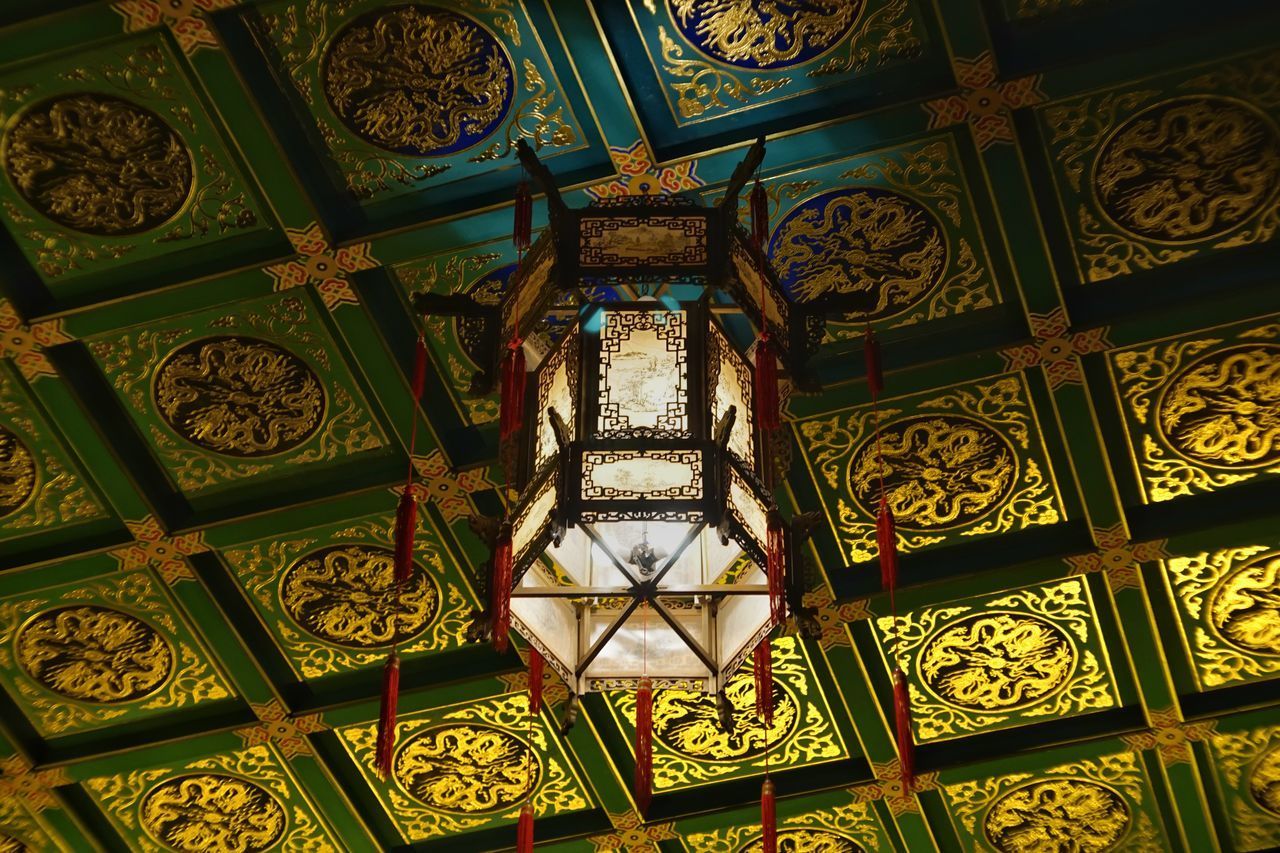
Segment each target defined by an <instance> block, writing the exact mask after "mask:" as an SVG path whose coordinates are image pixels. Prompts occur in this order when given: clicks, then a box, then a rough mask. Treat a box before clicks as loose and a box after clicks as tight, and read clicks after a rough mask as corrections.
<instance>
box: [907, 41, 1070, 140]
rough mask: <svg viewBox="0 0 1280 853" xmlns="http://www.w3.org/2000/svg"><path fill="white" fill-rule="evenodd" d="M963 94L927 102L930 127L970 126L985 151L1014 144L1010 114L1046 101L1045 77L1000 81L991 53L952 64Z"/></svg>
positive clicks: (1035, 75)
mask: <svg viewBox="0 0 1280 853" xmlns="http://www.w3.org/2000/svg"><path fill="white" fill-rule="evenodd" d="M951 67H952V69H953V70H954V71H955V75H956V82H957V83H959V84H960V92H959V93H958V94H955V95H948V96H947V97H945V98H937V99H935V100H932V101H926V102H925V104H924V108H925V111H926V112H927V113H929V127H930V128H940V127H948V126H950V125H953V124H959V123H960V122H968V123H969V126H970V127H972V128H973V138H974V140H975V141H976V142H977V144H978V149H979V150H983V151H985V150H986V149H987V148H989V147H990V146H992V145H995V144H996V143H998V142H999V143H1006V144H1009V145H1012V144H1013V122H1012V121H1010V118H1009V111H1010V110H1015V109H1018V108H1019V107H1026V106H1030V105H1032V104H1038V103H1040V102H1041V101H1043V100H1044V98H1045V95H1044V92H1042V91H1040V81H1041V76H1040V75H1039V74H1032V75H1030V76H1027V77H1019V78H1017V79H1015V80H1000V79H999V78H998V76H997V73H996V61H995V58H994V57H993V56H992V55H991V52H990V51H984V52H982V53H980V54H978V56H976V57H974V58H973V59H964V58H962V57H959V56H957V57H955V59H954V60H953V61H952V63H951Z"/></svg>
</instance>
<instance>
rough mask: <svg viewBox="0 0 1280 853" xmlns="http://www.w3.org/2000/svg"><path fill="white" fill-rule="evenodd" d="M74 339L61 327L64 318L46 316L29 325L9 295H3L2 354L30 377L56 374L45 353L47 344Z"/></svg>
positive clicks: (0, 305) (0, 321)
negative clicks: (23, 320)
mask: <svg viewBox="0 0 1280 853" xmlns="http://www.w3.org/2000/svg"><path fill="white" fill-rule="evenodd" d="M71 340H73V338H72V337H71V336H70V335H68V334H67V333H66V332H65V331H63V328H62V320H61V319H58V320H46V321H44V322H41V323H34V324H32V325H30V326H28V325H26V324H25V323H23V322H22V318H21V317H19V316H18V311H17V309H15V308H14V307H13V304H12V303H10V302H9V301H8V300H6V299H0V357H4V358H11V359H13V363H14V364H15V365H16V366H17V368H18V372H19V373H21V374H22V377H23V378H24V379H26V380H27V381H32V380H35V379H39V378H41V377H43V376H57V375H58V372H57V371H56V370H54V368H53V362H51V361H49V357H48V356H46V355H45V354H44V348H45V347H51V346H53V345H55V344H64V343H68V342H69V341H71Z"/></svg>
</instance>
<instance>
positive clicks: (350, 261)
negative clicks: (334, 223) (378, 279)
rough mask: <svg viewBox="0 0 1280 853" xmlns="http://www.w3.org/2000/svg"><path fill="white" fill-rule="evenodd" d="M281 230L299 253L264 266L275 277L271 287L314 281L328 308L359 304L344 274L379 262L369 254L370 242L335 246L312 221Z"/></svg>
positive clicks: (370, 266) (284, 286) (288, 286)
mask: <svg viewBox="0 0 1280 853" xmlns="http://www.w3.org/2000/svg"><path fill="white" fill-rule="evenodd" d="M284 230H285V233H286V234H287V235H288V237H289V242H290V243H292V244H293V248H294V250H295V251H296V252H297V253H298V255H297V257H295V258H293V259H291V260H288V261H284V262H283V263H279V264H271V265H270V266H268V267H266V268H265V269H264V272H266V274H267V275H269V276H270V277H271V278H272V280H273V281H274V289H275V290H289V289H291V288H294V287H301V286H302V285H304V284H314V285H315V288H316V291H317V292H318V293H319V294H320V298H321V300H322V301H323V302H324V306H325V307H326V308H328V309H329V310H330V311H332V310H334V309H335V308H337V307H338V306H339V305H358V304H359V302H360V300H359V298H358V297H357V296H356V293H355V291H354V290H352V289H351V283H350V281H348V280H347V275H348V274H349V273H354V272H359V271H360V270H370V269H373V268H374V267H376V266H377V265H378V262H377V261H375V260H374V259H373V258H372V257H371V256H370V254H369V244H368V243H367V242H366V243H355V244H352V245H350V246H343V247H341V248H337V249H335V248H334V247H333V246H331V245H330V244H329V241H328V239H326V237H325V235H324V231H322V230H321V228H320V226H319V225H318V224H316V223H315V222H312V223H310V224H309V225H307V226H306V227H305V228H286V229H284Z"/></svg>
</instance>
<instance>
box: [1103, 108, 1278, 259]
mask: <svg viewBox="0 0 1280 853" xmlns="http://www.w3.org/2000/svg"><path fill="white" fill-rule="evenodd" d="M1093 186H1094V191H1095V192H1096V194H1097V198H1098V204H1099V207H1100V208H1101V209H1102V211H1103V213H1104V214H1105V215H1106V216H1107V217H1108V218H1109V219H1110V220H1111V221H1112V222H1114V223H1115V225H1116V226H1117V227H1119V228H1121V229H1123V230H1124V231H1127V232H1128V233H1130V234H1133V235H1135V236H1138V237H1141V238H1146V239H1148V240H1157V241H1161V242H1167V243H1190V242H1196V241H1199V240H1206V239H1211V238H1214V237H1219V236H1221V235H1223V234H1226V233H1227V232H1229V231H1231V230H1232V229H1234V228H1236V227H1237V226H1239V225H1241V224H1242V223H1244V222H1245V221H1246V220H1248V219H1249V218H1250V217H1252V216H1253V215H1254V214H1255V213H1257V212H1258V211H1259V210H1261V209H1262V208H1263V206H1264V205H1266V204H1267V203H1268V202H1269V201H1270V200H1271V198H1272V196H1273V195H1274V194H1275V192H1276V188H1277V187H1278V186H1280V133H1277V131H1276V126H1275V124H1274V123H1273V122H1272V121H1271V119H1269V118H1268V117H1267V116H1266V115H1264V114H1263V113H1261V112H1260V111H1258V110H1257V109H1256V108H1255V107H1253V106H1250V105H1249V104H1246V103H1244V102H1242V101H1237V100H1234V99H1231V98H1222V97H1214V96H1209V95H1196V96H1193V97H1186V98H1175V99H1173V100H1169V101H1165V102H1163V103H1159V104H1155V105H1153V106H1151V107H1148V108H1147V109H1145V110H1142V111H1141V112H1139V113H1137V114H1136V115H1134V116H1132V117H1131V118H1129V119H1128V121H1126V122H1124V123H1123V124H1122V125H1121V126H1120V127H1118V128H1117V129H1116V130H1115V132H1114V133H1113V134H1112V135H1111V137H1110V138H1109V139H1108V140H1107V141H1106V142H1105V143H1104V144H1103V146H1102V149H1101V151H1100V152H1099V154H1098V159H1097V161H1096V163H1095V166H1094V174H1093Z"/></svg>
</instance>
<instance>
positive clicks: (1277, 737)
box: [1209, 727, 1280, 851]
mask: <svg viewBox="0 0 1280 853" xmlns="http://www.w3.org/2000/svg"><path fill="white" fill-rule="evenodd" d="M1209 747H1210V755H1211V758H1212V761H1213V765H1214V769H1215V770H1216V771H1217V774H1218V777H1219V779H1220V781H1221V786H1222V795H1223V797H1224V802H1223V808H1224V809H1225V810H1226V815H1227V820H1228V822H1229V823H1230V824H1231V835H1232V837H1233V838H1234V839H1235V842H1236V844H1237V845H1239V846H1238V847H1237V849H1239V850H1242V851H1255V850H1272V849H1274V848H1275V846H1276V845H1277V844H1280V728H1276V727H1267V728H1250V729H1244V730H1238V731H1219V732H1215V733H1214V734H1213V735H1212V736H1211V737H1210V738H1209Z"/></svg>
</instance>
